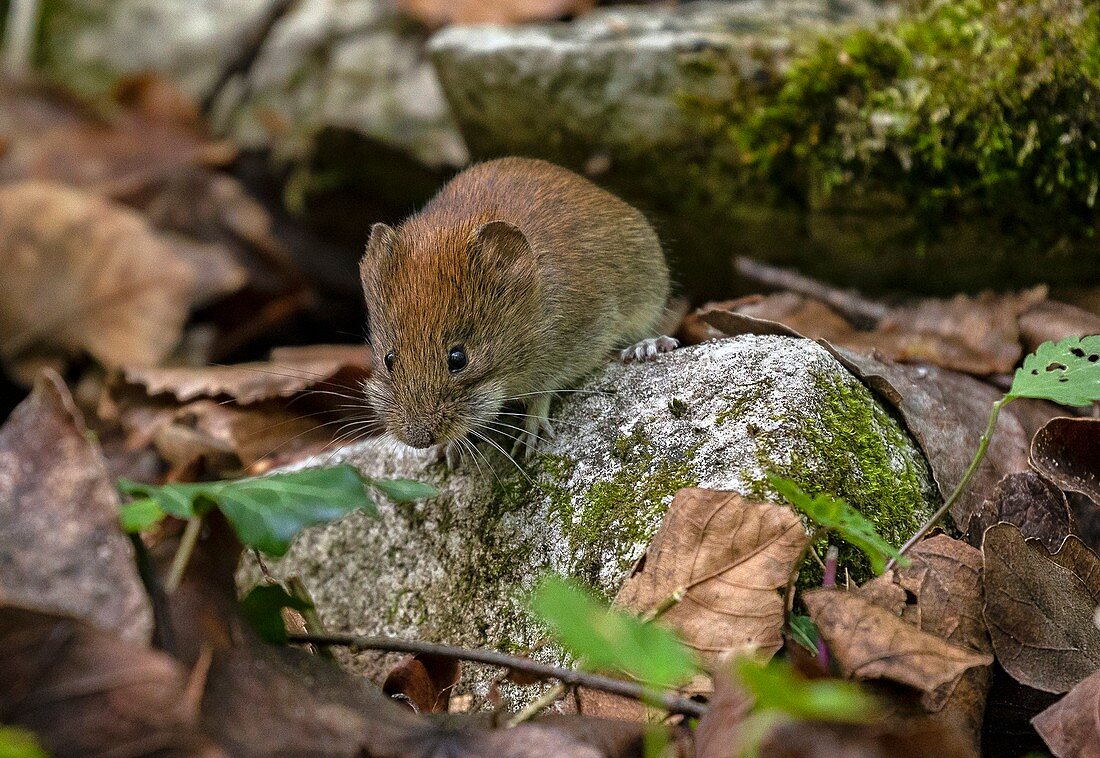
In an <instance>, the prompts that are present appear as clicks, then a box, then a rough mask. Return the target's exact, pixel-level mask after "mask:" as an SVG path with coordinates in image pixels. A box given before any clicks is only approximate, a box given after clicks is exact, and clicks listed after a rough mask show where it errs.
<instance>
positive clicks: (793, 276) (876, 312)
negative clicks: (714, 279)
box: [733, 256, 890, 327]
mask: <svg viewBox="0 0 1100 758" xmlns="http://www.w3.org/2000/svg"><path fill="white" fill-rule="evenodd" d="M733 267H734V268H735V269H736V270H737V273H738V274H740V275H741V276H743V277H745V278H746V279H751V280H752V281H754V282H756V283H757V284H763V285H765V286H767V287H773V288H775V289H780V290H790V291H791V292H795V293H797V294H799V295H805V296H806V297H809V298H813V299H814V300H820V301H821V302H823V303H825V304H826V305H828V306H829V307H830V308H832V309H833V310H834V311H836V312H837V313H839V314H840V315H842V316H844V317H845V318H846V319H848V320H849V321H851V322H852V323H853V324H855V325H856V326H862V327H873V326H875V325H876V324H878V322H879V321H882V320H883V319H884V318H886V316H887V315H888V314H889V313H890V309H889V308H888V307H887V306H886V305H884V304H883V303H880V302H877V301H875V300H868V299H867V298H865V297H862V296H861V295H859V294H858V293H856V292H853V291H851V290H842V289H838V288H836V287H830V286H829V285H827V284H824V283H823V282H819V281H817V280H816V279H811V278H810V277H808V276H803V275H802V274H799V273H798V272H796V271H792V270H790V269H784V268H778V267H776V266H769V265H768V264H766V263H761V262H760V261H758V260H755V259H753V258H746V257H743V256H737V257H736V258H734V259H733Z"/></svg>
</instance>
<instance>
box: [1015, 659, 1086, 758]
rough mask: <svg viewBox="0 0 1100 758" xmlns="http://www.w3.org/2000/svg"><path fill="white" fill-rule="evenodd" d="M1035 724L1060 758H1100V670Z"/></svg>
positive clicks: (1049, 709)
mask: <svg viewBox="0 0 1100 758" xmlns="http://www.w3.org/2000/svg"><path fill="white" fill-rule="evenodd" d="M1031 723H1032V724H1034V725H1035V731H1037V732H1039V735H1040V736H1041V737H1042V738H1043V742H1045V743H1047V747H1049V748H1050V752H1052V753H1053V754H1054V755H1055V756H1057V758H1100V669H1097V670H1096V671H1094V672H1092V674H1090V675H1089V676H1088V677H1086V678H1084V679H1082V680H1081V681H1080V682H1078V683H1077V684H1076V685H1075V686H1074V687H1073V689H1071V690H1070V691H1069V692H1068V693H1066V695H1065V697H1063V698H1062V699H1061V700H1059V701H1058V702H1057V703H1055V704H1054V705H1052V706H1050V707H1049V708H1047V709H1046V710H1045V711H1043V712H1042V713H1040V714H1039V715H1038V716H1036V717H1035V718H1033V719H1032V720H1031Z"/></svg>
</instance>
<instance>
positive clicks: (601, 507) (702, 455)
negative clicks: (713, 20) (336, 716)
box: [273, 336, 934, 674]
mask: <svg viewBox="0 0 1100 758" xmlns="http://www.w3.org/2000/svg"><path fill="white" fill-rule="evenodd" d="M564 398H565V399H563V400H562V401H561V402H560V403H559V404H558V406H557V407H556V409H555V413H554V414H553V415H554V423H555V424H556V428H557V437H556V439H554V440H553V441H549V442H546V443H542V444H541V446H540V448H539V450H538V455H537V457H536V459H535V461H534V462H533V463H532V464H531V465H530V466H528V467H527V469H526V472H522V473H521V472H519V471H518V470H517V469H516V468H515V467H514V466H513V465H512V464H511V463H509V462H508V461H507V460H505V459H504V458H503V457H502V456H500V455H493V454H492V451H485V456H484V458H479V459H477V460H472V459H471V460H465V461H463V463H462V464H461V465H460V467H459V468H458V469H457V470H456V471H454V472H448V471H447V470H446V469H445V468H444V467H443V466H442V464H433V463H430V462H429V459H428V457H426V455H425V454H423V453H421V452H418V451H412V450H411V449H408V448H405V449H403V450H395V449H394V448H393V447H392V446H389V445H386V444H384V443H379V442H365V443H360V444H357V445H355V446H351V447H348V448H345V449H344V450H342V451H340V452H339V453H338V454H336V455H334V456H331V455H330V456H326V457H325V458H324V460H323V461H322V462H325V463H332V462H335V461H338V460H343V461H349V462H351V463H354V464H355V465H356V466H358V467H359V468H360V469H361V470H362V471H363V473H364V474H365V475H367V476H370V477H409V478H414V479H419V480H423V481H429V482H431V483H433V484H435V485H436V486H438V487H439V488H440V490H441V494H440V496H439V497H437V498H435V499H433V500H430V501H425V502H420V503H415V504H398V505H395V504H392V503H388V502H383V503H382V504H381V512H382V515H381V518H380V519H378V520H372V519H369V518H367V517H365V516H362V515H359V514H356V515H353V516H351V517H349V518H346V519H344V520H343V521H341V522H338V523H336V524H332V525H329V526H326V527H323V528H317V529H311V530H308V531H306V532H304V533H303V534H301V535H300V536H299V537H298V539H297V541H296V542H295V544H294V545H293V547H292V548H291V550H290V552H289V554H288V556H287V557H286V558H285V559H284V560H282V561H281V562H279V563H277V564H275V565H274V566H273V569H274V571H275V572H276V573H277V574H280V575H290V574H297V575H299V576H301V577H302V578H303V580H304V581H305V583H306V585H307V587H308V588H309V590H310V592H311V593H312V595H313V598H314V600H315V601H316V603H317V606H318V608H319V610H320V613H321V616H322V619H323V621H324V623H325V626H326V628H328V629H330V630H340V631H356V632H359V633H370V634H374V633H385V634H396V635H404V636H412V637H416V638H421V639H431V640H440V641H447V642H449V643H453V644H460V645H468V646H473V647H480V646H489V647H493V648H496V649H502V650H513V651H518V650H523V649H525V648H527V647H528V646H529V645H531V644H532V643H534V642H536V641H537V640H538V639H539V638H540V637H541V631H540V630H539V629H538V628H537V627H536V626H534V625H533V624H532V623H531V622H530V620H529V619H528V618H527V616H526V615H525V613H524V611H523V599H524V597H525V596H526V595H527V593H528V592H529V590H530V589H531V588H532V586H533V585H534V583H535V582H536V581H537V580H538V578H539V577H540V576H541V575H543V574H544V573H546V572H549V571H553V572H559V573H562V574H567V575H571V576H574V577H577V578H578V579H580V580H583V581H585V582H587V583H589V584H591V585H592V586H594V587H595V588H596V589H597V590H598V591H600V592H601V593H603V594H604V595H606V596H611V595H613V594H614V593H615V591H616V589H617V588H618V585H619V583H620V582H621V581H622V579H623V577H624V575H625V573H626V572H627V570H628V569H629V568H630V566H631V565H632V563H633V562H634V561H635V560H636V559H637V558H638V557H639V556H640V555H641V553H642V552H643V551H644V549H645V547H646V545H647V544H648V541H649V539H650V537H651V536H652V535H653V533H654V531H655V530H656V527H657V525H658V524H659V522H660V520H661V517H662V515H663V513H664V510H665V508H666V507H667V506H668V503H669V501H670V500H671V499H672V496H673V494H675V492H676V491H677V490H678V489H680V488H682V487H686V486H692V485H698V486H703V487H712V488H721V489H730V490H736V491H738V492H741V493H745V494H755V495H757V496H762V495H764V494H766V490H765V487H764V484H763V483H764V476H765V472H766V471H769V470H770V471H775V472H777V473H780V474H783V475H787V476H790V477H792V478H794V479H795V480H797V481H799V482H800V483H801V484H802V485H803V486H804V487H806V488H807V489H809V490H811V491H820V490H828V491H830V492H834V493H835V494H838V495H840V496H842V497H845V498H847V499H848V500H849V502H851V503H853V504H854V505H856V506H858V507H860V508H861V510H862V511H863V512H864V513H865V514H866V515H867V516H868V517H869V518H870V519H871V520H872V521H873V522H874V523H875V524H876V525H877V526H878V527H879V529H880V530H881V532H882V534H883V535H884V536H885V537H886V538H887V539H889V540H890V541H892V542H893V543H895V544H899V543H900V542H901V541H902V540H903V539H904V538H906V537H908V536H909V534H911V532H912V531H913V530H914V529H915V527H916V526H917V525H918V524H919V523H920V521H922V520H923V518H924V517H925V516H926V515H928V513H929V512H930V503H931V501H932V499H933V498H934V490H933V488H932V485H931V484H930V478H929V474H928V470H927V467H926V465H925V463H924V460H923V458H922V457H921V455H920V453H919V452H918V451H917V449H916V447H915V445H914V444H913V442H912V441H911V440H910V439H909V437H908V436H907V435H906V433H905V432H904V431H902V430H901V428H900V427H899V426H898V424H897V423H896V422H895V421H894V420H893V419H892V417H891V416H889V415H888V414H887V412H886V411H884V410H883V409H882V408H881V407H880V406H879V405H878V403H877V402H876V401H875V400H874V399H873V398H872V396H871V394H870V393H869V392H868V391H867V390H866V389H865V388H864V387H863V385H862V384H860V383H859V382H858V381H857V380H856V379H855V378H854V377H852V376H851V375H850V374H848V373H847V372H846V371H845V370H844V369H843V368H842V367H841V366H840V365H839V364H838V363H837V362H836V361H835V360H834V359H833V358H832V357H831V356H830V355H829V354H828V353H827V352H825V351H824V350H823V349H822V348H821V347H819V346H818V345H816V344H815V343H813V342H810V341H807V340H794V339H790V338H786V337H771V336H768V337H737V338H733V339H727V340H722V341H717V342H710V343H706V344H703V345H700V346H696V347H691V348H685V349H682V350H677V351H674V352H672V353H669V354H666V355H664V356H662V357H661V358H659V359H658V360H657V361H656V362H655V363H650V364H640V365H638V364H633V365H622V364H618V363H614V364H609V365H608V367H607V368H606V369H605V370H603V371H602V373H600V374H599V375H597V376H596V377H594V378H593V379H591V380H590V381H589V382H587V383H586V384H585V385H584V386H583V387H581V388H580V389H579V390H578V391H576V392H572V393H569V394H567V395H565V396H564ZM314 463H317V461H315V462H314ZM306 465H309V464H308V463H307V464H306ZM848 565H851V566H852V567H853V568H857V567H856V565H855V564H854V563H850V564H848ZM857 570H858V569H857ZM355 666H356V667H357V668H359V669H361V670H364V671H366V672H368V673H373V674H377V673H379V670H378V669H377V668H376V667H377V666H378V662H377V658H376V657H375V656H373V655H372V654H362V655H360V656H358V657H357V658H356V659H355Z"/></svg>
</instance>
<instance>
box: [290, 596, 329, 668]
mask: <svg viewBox="0 0 1100 758" xmlns="http://www.w3.org/2000/svg"><path fill="white" fill-rule="evenodd" d="M286 588H287V589H288V590H289V591H290V595H291V597H294V598H297V599H298V600H301V601H302V602H304V603H307V604H308V605H309V607H308V608H306V609H305V610H302V611H298V613H299V614H300V615H301V616H302V622H303V623H304V624H305V627H306V632H308V633H309V634H324V633H325V625H324V623H323V622H322V621H321V615H320V614H319V613H317V608H316V606H315V605H314V604H313V597H312V596H311V595H310V594H309V590H308V589H306V586H305V585H304V584H303V583H302V580H301V579H299V578H298V577H297V576H292V577H289V578H288V579H287V580H286ZM313 649H314V650H315V651H316V652H317V655H319V656H321V657H322V658H327V659H329V660H330V661H333V660H336V656H334V655H333V654H332V650H330V649H329V647H328V646H327V645H314V646H313Z"/></svg>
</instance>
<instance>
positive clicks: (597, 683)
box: [288, 634, 707, 718]
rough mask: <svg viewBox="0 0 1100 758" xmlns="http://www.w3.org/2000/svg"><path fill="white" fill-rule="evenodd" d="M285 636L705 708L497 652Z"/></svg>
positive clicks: (681, 709) (691, 709) (686, 708)
mask: <svg viewBox="0 0 1100 758" xmlns="http://www.w3.org/2000/svg"><path fill="white" fill-rule="evenodd" d="M288 637H289V640H290V641H291V642H297V643H308V644H311V645H342V646H345V647H348V648H351V649H352V651H359V650H385V651H387V652H391V653H414V654H416V653H420V654H427V655H438V656H441V657H444V658H454V659H457V660H463V661H474V662H475V663H485V664H488V665H490V666H502V667H504V668H509V669H512V670H513V671H521V672H523V673H525V674H531V675H533V676H537V677H540V678H543V679H557V680H558V681H559V682H562V683H563V684H566V685H569V686H571V687H587V688H589V689H593V690H602V691H604V692H610V693H612V694H615V695H622V696H623V697H628V698H631V699H633V700H640V701H641V702H643V703H650V704H652V705H654V706H658V707H660V708H663V709H664V710H666V711H668V712H669V713H680V714H683V715H685V716H693V717H696V718H698V717H700V716H702V715H703V714H704V713H706V711H707V708H706V706H704V705H703V704H701V703H696V702H695V701H694V700H688V699H687V698H684V697H681V696H679V695H677V694H675V693H672V692H655V691H654V690H652V689H650V688H648V687H646V686H644V685H641V684H637V683H635V682H626V681H623V680H622V679H613V678H612V677H609V676H604V675H602V674H591V673H589V672H587V671H577V670H576V669H567V668H561V667H560V666H551V665H549V664H546V663H539V662H538V661H532V660H531V659H529V658H519V657H516V656H514V655H507V654H506V653H498V652H497V651H495V650H472V649H470V648H462V647H454V646H451V645H439V644H436V643H434V642H421V641H419V640H405V639H399V638H396V637H359V636H356V635H354V634H291V635H288Z"/></svg>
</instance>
